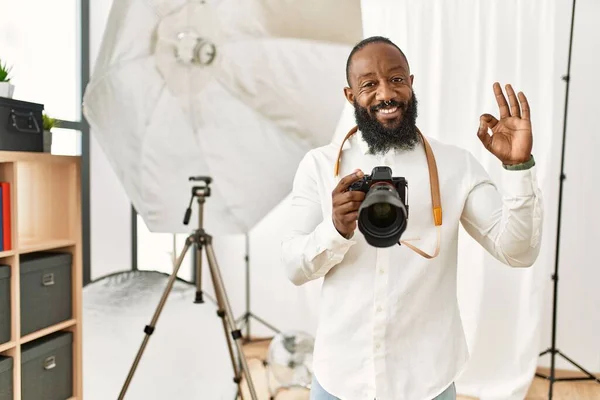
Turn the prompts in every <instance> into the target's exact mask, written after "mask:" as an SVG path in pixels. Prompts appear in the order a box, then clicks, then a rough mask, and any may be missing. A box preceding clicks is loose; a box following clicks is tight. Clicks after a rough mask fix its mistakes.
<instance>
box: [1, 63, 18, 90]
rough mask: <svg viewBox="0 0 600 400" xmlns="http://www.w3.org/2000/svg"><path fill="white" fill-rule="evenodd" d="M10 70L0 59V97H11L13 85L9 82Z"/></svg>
mask: <svg viewBox="0 0 600 400" xmlns="http://www.w3.org/2000/svg"><path fill="white" fill-rule="evenodd" d="M10 70H11V68H9V67H8V66H7V65H6V63H5V62H2V60H0V97H8V98H9V99H12V96H13V92H14V90H15V87H14V85H13V84H12V83H10V79H11V77H10Z"/></svg>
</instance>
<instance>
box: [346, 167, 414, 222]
mask: <svg viewBox="0 0 600 400" xmlns="http://www.w3.org/2000/svg"><path fill="white" fill-rule="evenodd" d="M382 183H383V184H389V185H392V186H393V187H394V188H395V189H396V192H398V196H400V199H401V200H402V203H404V207H405V208H406V213H407V217H408V202H407V196H408V182H407V181H406V178H404V177H401V176H392V169H391V168H390V167H375V168H373V171H372V172H371V174H370V175H365V176H363V177H362V178H361V179H360V180H358V181H356V182H354V183H352V184H351V185H350V187H349V188H348V190H358V191H361V192H364V193H365V194H366V193H368V192H369V190H370V189H371V187H372V186H373V185H375V184H382Z"/></svg>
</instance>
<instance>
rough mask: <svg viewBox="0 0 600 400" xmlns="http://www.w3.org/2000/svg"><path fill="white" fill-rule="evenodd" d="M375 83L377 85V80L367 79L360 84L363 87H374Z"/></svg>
mask: <svg viewBox="0 0 600 400" xmlns="http://www.w3.org/2000/svg"><path fill="white" fill-rule="evenodd" d="M373 85H375V82H373V81H367V82H365V83H363V84H362V85H360V87H361V88H368V87H372V86H373Z"/></svg>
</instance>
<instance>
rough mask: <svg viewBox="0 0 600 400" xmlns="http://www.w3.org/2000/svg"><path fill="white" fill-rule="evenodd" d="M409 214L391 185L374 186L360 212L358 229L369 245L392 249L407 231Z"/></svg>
mask: <svg viewBox="0 0 600 400" xmlns="http://www.w3.org/2000/svg"><path fill="white" fill-rule="evenodd" d="M407 217H408V213H407V211H406V207H405V205H404V203H403V202H402V199H401V198H400V195H399V194H398V192H397V191H396V188H395V187H393V186H392V185H389V184H375V185H372V186H371V188H370V189H369V191H368V192H367V194H366V196H365V199H364V200H363V202H362V204H361V206H360V208H359V210H358V228H359V230H360V231H361V232H362V234H363V235H364V237H365V240H366V241H367V243H369V244H370V245H371V246H375V247H390V246H393V245H395V244H397V243H398V241H399V240H400V236H402V233H404V231H405V230H406V225H407V224H406V222H407Z"/></svg>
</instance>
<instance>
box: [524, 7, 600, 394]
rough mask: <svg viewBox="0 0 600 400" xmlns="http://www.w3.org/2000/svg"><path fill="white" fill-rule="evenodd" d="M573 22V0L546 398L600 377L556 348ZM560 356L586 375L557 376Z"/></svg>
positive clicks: (598, 380) (539, 375) (546, 352)
mask: <svg viewBox="0 0 600 400" xmlns="http://www.w3.org/2000/svg"><path fill="white" fill-rule="evenodd" d="M574 22H575V0H573V9H572V14H571V34H570V38H569V58H568V63H567V75H565V76H563V78H562V79H563V80H564V81H565V82H566V84H567V86H566V93H565V110H564V121H563V135H562V154H561V161H560V186H559V192H558V226H557V229H556V254H555V259H554V274H553V275H552V280H553V281H554V294H553V304H552V344H551V347H550V348H548V349H546V350H545V351H543V352H541V353H540V357H541V356H543V355H545V354H548V353H550V375H544V374H540V373H536V374H535V375H536V376H537V377H540V378H544V379H546V380H549V381H550V387H549V389H548V399H552V392H553V385H554V382H560V381H585V380H594V381H596V382H598V383H600V379H598V378H597V377H595V376H594V375H593V374H592V373H591V372H589V371H587V370H586V369H584V368H583V367H582V366H580V365H579V364H577V363H576V362H575V361H573V360H572V359H571V358H569V357H567V356H566V355H565V354H563V353H562V352H561V351H560V350H558V349H557V348H556V325H557V316H556V314H557V310H556V309H557V304H558V262H559V251H560V228H561V216H562V198H563V182H564V180H565V178H566V176H565V173H564V170H565V147H566V146H565V140H566V135H567V112H568V107H569V83H570V81H571V79H570V78H571V52H572V47H573V28H574ZM557 354H558V355H559V356H561V357H562V358H564V359H565V360H567V361H568V362H569V363H571V364H572V365H574V366H575V367H577V368H578V369H579V370H580V371H582V372H583V373H585V374H586V375H587V376H584V377H564V378H557V377H556V373H555V367H556V363H555V361H556V360H555V359H556V355H557Z"/></svg>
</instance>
